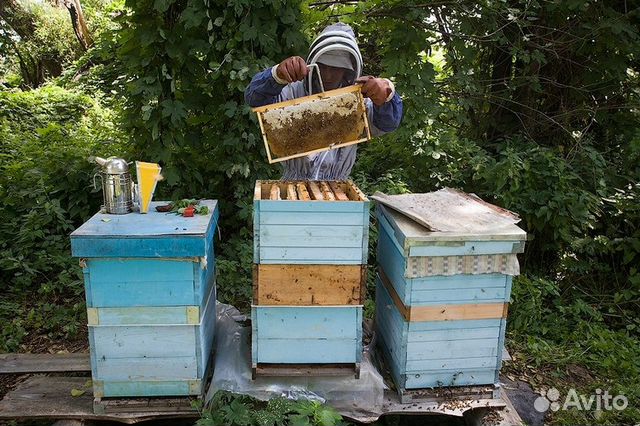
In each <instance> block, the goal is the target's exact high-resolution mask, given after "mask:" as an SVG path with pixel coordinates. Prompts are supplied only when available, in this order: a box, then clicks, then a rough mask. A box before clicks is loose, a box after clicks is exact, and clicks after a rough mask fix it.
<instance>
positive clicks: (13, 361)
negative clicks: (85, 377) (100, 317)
mask: <svg viewBox="0 0 640 426" xmlns="http://www.w3.org/2000/svg"><path fill="white" fill-rule="evenodd" d="M81 371H91V364H90V362H89V354H88V353H85V352H80V353H68V354H18V353H8V354H0V374H24V373H60V372H81Z"/></svg>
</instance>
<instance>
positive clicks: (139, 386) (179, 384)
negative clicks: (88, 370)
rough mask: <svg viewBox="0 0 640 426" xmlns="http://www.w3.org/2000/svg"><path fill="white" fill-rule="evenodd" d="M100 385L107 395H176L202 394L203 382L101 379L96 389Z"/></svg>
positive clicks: (96, 384)
mask: <svg viewBox="0 0 640 426" xmlns="http://www.w3.org/2000/svg"><path fill="white" fill-rule="evenodd" d="M97 386H99V387H100V389H101V390H102V391H103V392H104V396H105V397H129V396H140V397H144V396H174V395H185V396H187V395H201V394H202V383H201V381H200V380H198V381H197V383H194V382H193V381H190V380H163V381H99V382H98V383H95V381H94V389H95V388H96V387H97Z"/></svg>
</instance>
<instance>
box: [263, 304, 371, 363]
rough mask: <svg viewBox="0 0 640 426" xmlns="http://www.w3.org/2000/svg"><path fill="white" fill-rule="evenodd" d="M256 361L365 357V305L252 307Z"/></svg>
mask: <svg viewBox="0 0 640 426" xmlns="http://www.w3.org/2000/svg"><path fill="white" fill-rule="evenodd" d="M251 325H252V336H251V338H252V364H253V367H256V366H257V365H258V364H263V363H267V364H336V363H337V364H352V363H359V362H360V361H361V358H362V306H353V305H352V306H306V307H301V306H256V305H253V306H252V307H251Z"/></svg>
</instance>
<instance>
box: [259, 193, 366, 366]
mask: <svg viewBox="0 0 640 426" xmlns="http://www.w3.org/2000/svg"><path fill="white" fill-rule="evenodd" d="M290 185H303V186H304V189H302V190H301V191H302V192H297V194H299V196H300V198H302V199H286V198H287V191H289V195H291V188H290ZM314 185H315V184H314V183H311V184H310V183H305V182H280V181H258V182H257V183H256V191H255V197H254V263H255V265H254V277H253V278H254V289H253V290H254V297H253V306H252V325H253V339H252V348H253V350H252V361H253V367H254V371H256V369H257V368H258V367H259V366H260V365H264V364H359V363H360V359H361V352H362V331H361V327H362V303H363V295H364V288H365V286H366V263H367V246H368V238H369V201H368V200H367V198H366V197H365V196H364V195H363V194H362V193H361V192H360V191H359V190H358V189H357V187H355V185H353V183H351V182H331V187H332V188H333V189H334V191H335V192H334V193H333V195H332V196H334V197H335V198H336V199H334V200H327V199H324V197H323V195H322V194H321V193H320V192H319V187H318V188H316V187H315V186H314ZM328 185H329V183H327V186H326V187H328ZM326 187H325V188H326ZM273 191H275V193H279V194H281V196H282V197H283V198H284V199H271V197H272V194H273ZM294 192H295V190H294ZM325 196H326V194H325ZM356 368H357V367H356Z"/></svg>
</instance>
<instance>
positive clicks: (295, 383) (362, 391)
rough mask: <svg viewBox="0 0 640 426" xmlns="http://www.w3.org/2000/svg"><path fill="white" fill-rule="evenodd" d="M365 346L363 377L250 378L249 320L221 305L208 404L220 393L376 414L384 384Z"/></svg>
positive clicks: (230, 308) (368, 349) (219, 305)
mask: <svg viewBox="0 0 640 426" xmlns="http://www.w3.org/2000/svg"><path fill="white" fill-rule="evenodd" d="M373 343H374V342H373V341H372V342H371V343H370V344H369V345H368V346H365V350H364V354H363V357H362V362H361V364H360V378H359V379H356V378H354V376H345V377H258V378H256V379H255V380H252V379H251V327H250V326H249V325H248V322H247V317H246V316H245V315H242V314H241V313H240V312H239V311H238V310H237V309H236V308H235V307H233V306H231V305H225V304H221V303H219V304H218V317H217V324H216V344H215V348H216V352H215V356H216V357H215V367H214V373H213V379H212V382H211V386H210V387H209V389H208V391H207V394H206V397H205V401H206V402H207V403H208V402H209V401H210V400H211V398H213V395H214V394H215V393H216V392H217V391H219V390H226V391H230V392H234V393H238V394H244V395H249V396H251V397H254V398H257V399H260V400H263V401H264V400H269V399H271V398H274V397H285V398H288V399H296V400H298V399H307V400H312V401H319V402H322V403H327V404H330V405H331V406H333V407H334V408H336V409H338V410H340V409H341V408H343V409H344V408H349V409H353V408H355V407H357V408H358V409H360V410H363V411H376V408H378V407H380V406H381V405H382V403H383V396H384V390H385V384H384V381H383V378H382V376H381V375H380V373H379V372H378V371H377V369H376V368H375V367H374V366H373V364H372V362H371V356H370V346H373Z"/></svg>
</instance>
